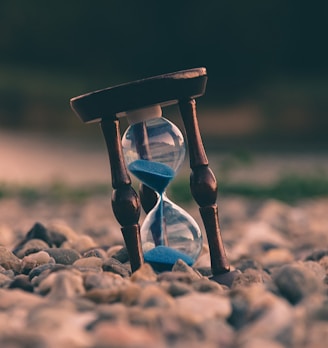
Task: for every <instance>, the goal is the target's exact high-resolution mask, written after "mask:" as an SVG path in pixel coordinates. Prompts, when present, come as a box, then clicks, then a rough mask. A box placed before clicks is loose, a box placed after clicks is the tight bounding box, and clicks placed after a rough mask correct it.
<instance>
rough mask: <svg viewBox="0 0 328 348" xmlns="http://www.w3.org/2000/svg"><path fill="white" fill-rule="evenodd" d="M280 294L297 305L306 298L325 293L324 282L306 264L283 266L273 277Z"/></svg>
mask: <svg viewBox="0 0 328 348" xmlns="http://www.w3.org/2000/svg"><path fill="white" fill-rule="evenodd" d="M273 279H274V282H275V284H276V285H277V287H278V289H279V291H280V293H281V294H282V296H284V297H285V298H286V299H287V300H288V301H290V302H291V303H292V304H297V303H299V302H300V301H302V300H303V299H304V298H305V297H306V296H309V295H311V294H313V293H320V292H322V291H323V281H322V279H321V277H319V278H318V277H317V276H316V274H315V272H314V271H313V270H312V269H310V268H309V267H306V266H304V263H301V262H299V263H294V264H290V265H285V266H282V267H281V268H280V269H279V270H277V272H276V274H275V275H274V276H273Z"/></svg>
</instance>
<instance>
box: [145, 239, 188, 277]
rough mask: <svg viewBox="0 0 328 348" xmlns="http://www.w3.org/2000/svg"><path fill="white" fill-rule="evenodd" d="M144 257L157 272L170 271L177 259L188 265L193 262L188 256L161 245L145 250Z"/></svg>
mask: <svg viewBox="0 0 328 348" xmlns="http://www.w3.org/2000/svg"><path fill="white" fill-rule="evenodd" d="M144 259H145V262H146V263H149V264H150V265H151V266H152V267H153V268H154V269H155V270H156V271H158V272H163V271H170V270H171V269H172V267H173V266H174V264H175V263H176V262H177V261H178V260H179V259H181V260H182V261H184V262H185V263H186V264H187V265H189V266H192V265H193V263H194V260H193V258H191V257H190V256H188V255H186V254H183V253H182V252H180V251H177V250H175V249H172V248H170V247H167V246H163V245H160V246H158V247H156V248H154V249H151V250H149V251H147V252H145V254H144Z"/></svg>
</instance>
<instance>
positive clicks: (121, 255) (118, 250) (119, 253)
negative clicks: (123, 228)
mask: <svg viewBox="0 0 328 348" xmlns="http://www.w3.org/2000/svg"><path fill="white" fill-rule="evenodd" d="M107 255H108V257H113V258H114V259H116V260H118V261H120V262H121V263H125V262H128V261H129V254H128V250H127V248H126V247H121V246H120V245H116V246H114V247H112V248H110V249H109V250H108V251H107Z"/></svg>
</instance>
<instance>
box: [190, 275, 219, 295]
mask: <svg viewBox="0 0 328 348" xmlns="http://www.w3.org/2000/svg"><path fill="white" fill-rule="evenodd" d="M192 288H193V289H194V290H195V291H198V292H204V293H223V292H224V291H225V290H224V287H223V286H222V285H221V284H219V283H217V282H214V281H211V280H209V279H207V278H202V279H199V280H196V281H194V282H193V283H192Z"/></svg>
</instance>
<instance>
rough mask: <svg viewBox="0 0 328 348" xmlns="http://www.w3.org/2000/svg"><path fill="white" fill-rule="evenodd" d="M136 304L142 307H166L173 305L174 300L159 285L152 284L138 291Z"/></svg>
mask: <svg viewBox="0 0 328 348" xmlns="http://www.w3.org/2000/svg"><path fill="white" fill-rule="evenodd" d="M138 304H139V305H140V306H141V307H142V308H150V307H155V308H168V307H171V306H173V304H174V301H173V298H172V297H171V296H169V295H168V293H167V292H165V291H164V290H163V288H161V287H160V286H159V285H155V284H152V285H149V286H147V287H145V288H144V289H143V290H142V291H140V296H139V298H138Z"/></svg>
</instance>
